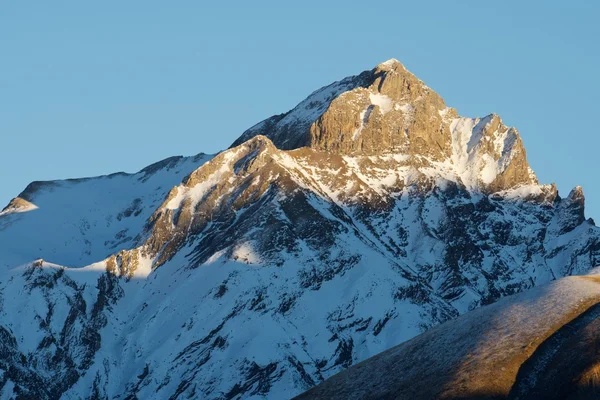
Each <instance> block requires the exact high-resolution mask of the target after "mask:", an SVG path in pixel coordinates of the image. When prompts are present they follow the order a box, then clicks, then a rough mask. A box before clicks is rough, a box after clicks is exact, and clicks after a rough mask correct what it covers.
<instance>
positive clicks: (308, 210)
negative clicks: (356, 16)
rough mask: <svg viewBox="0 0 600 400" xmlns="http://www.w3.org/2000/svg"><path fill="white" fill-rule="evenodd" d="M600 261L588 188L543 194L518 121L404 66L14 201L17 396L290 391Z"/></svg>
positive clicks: (6, 320)
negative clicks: (241, 128)
mask: <svg viewBox="0 0 600 400" xmlns="http://www.w3.org/2000/svg"><path fill="white" fill-rule="evenodd" d="M40 257H41V258H43V260H37V261H36V259H38V258H40ZM599 258H600V230H599V229H598V228H597V227H596V226H595V225H594V224H593V222H592V221H591V220H586V219H585V217H584V197H583V192H582V191H581V188H576V189H574V190H573V191H572V192H571V193H570V194H569V196H567V197H566V198H561V197H560V196H558V193H557V190H556V188H555V187H554V186H553V185H540V184H539V183H538V181H537V179H536V177H535V174H534V173H533V171H532V170H531V169H530V167H529V165H528V163H527V160H526V154H525V150H524V148H523V144H522V141H521V139H520V136H519V134H518V132H517V131H516V130H515V129H514V128H508V127H506V126H505V125H504V124H503V123H502V121H501V119H500V118H499V117H498V116H496V115H490V116H488V117H485V118H476V119H471V118H464V117H460V116H458V115H457V113H456V111H455V110H453V109H450V108H447V107H446V106H445V104H444V103H443V100H442V99H441V98H440V97H439V96H438V95H437V94H435V92H433V91H432V90H431V89H429V88H427V87H426V86H425V85H424V84H423V83H422V82H421V81H419V80H418V79H417V78H416V77H414V76H413V75H412V74H410V73H409V72H408V71H406V69H405V68H404V67H403V66H402V65H401V64H400V63H398V62H397V61H395V60H391V61H389V62H386V63H383V64H380V65H379V66H377V67H376V68H375V69H373V70H371V71H367V72H364V73H362V74H360V75H358V76H357V77H350V78H346V79H344V80H342V81H340V82H338V83H334V84H333V85H331V86H328V87H326V88H323V89H321V90H319V91H317V92H315V93H313V94H312V95H311V96H309V97H308V98H307V99H306V100H305V101H303V102H302V103H300V104H299V106H297V107H296V108H295V109H294V110H292V111H290V112H289V113H286V114H284V115H282V116H276V117H272V118H270V119H268V120H266V121H264V122H262V123H260V124H258V125H256V126H255V127H253V128H251V129H250V130H248V131H247V132H245V133H244V134H243V135H242V136H241V138H240V139H238V141H236V143H234V146H232V147H231V148H230V149H228V150H225V151H223V152H221V153H219V154H218V155H216V156H214V157H213V156H204V155H199V156H197V157H194V158H189V159H174V160H171V161H168V160H167V161H165V162H163V163H161V164H159V165H156V166H154V167H152V168H148V169H145V170H143V171H141V172H140V173H138V174H136V175H117V176H112V177H111V176H109V177H102V178H94V179H89V180H84V181H78V182H54V183H45V184H32V186H30V187H29V188H28V189H27V190H26V191H25V192H24V193H23V194H22V195H20V196H19V197H17V198H16V199H15V200H13V202H11V204H10V205H9V206H8V207H7V208H6V209H5V210H4V211H3V213H2V214H0V265H4V266H5V267H4V268H3V269H2V270H1V271H0V329H1V332H2V335H3V337H4V339H5V340H4V342H3V343H5V344H4V345H3V346H4V347H2V348H0V351H1V352H2V354H3V355H4V357H2V359H1V360H0V369H1V371H0V383H1V384H2V386H3V392H2V393H3V394H4V395H6V396H7V397H10V396H11V395H16V394H21V395H23V396H32V397H36V398H56V397H57V396H59V395H62V396H63V398H67V399H79V398H115V397H116V396H121V398H135V397H138V398H156V399H163V398H198V397H201V398H223V399H233V398H249V397H252V396H257V397H266V398H274V399H275V398H287V397H292V396H294V395H297V394H299V393H301V392H303V391H305V390H306V389H309V388H310V387H312V386H314V385H315V384H317V383H319V382H321V381H323V380H324V379H326V378H328V377H330V376H332V375H334V374H335V373H337V372H339V371H341V370H343V369H344V368H347V367H349V366H350V365H352V364H355V363H357V362H359V361H361V360H364V359H366V358H368V357H370V356H372V355H374V354H377V353H379V352H381V351H384V350H386V349H389V348H391V347H393V346H395V345H398V344H399V343H402V342H404V341H406V340H408V339H410V338H412V337H414V336H416V335H418V334H419V333H421V332H423V331H425V330H427V329H430V328H432V327H433V326H436V325H438V324H440V323H442V322H445V321H447V320H450V319H453V318H455V317H457V316H458V315H460V314H463V313H465V312H467V311H469V310H472V309H475V308H477V307H479V306H481V305H484V304H489V303H493V302H495V301H497V300H498V299H500V298H501V297H503V296H506V295H511V294H513V293H517V292H521V291H523V290H525V289H529V288H532V287H534V286H538V285H539V284H542V283H545V282H548V281H551V280H554V279H556V278H558V277H562V276H566V275H573V274H580V273H583V272H585V271H587V270H589V269H591V268H592V267H593V266H594V265H596V264H597V263H598V259H599ZM57 377H59V378H60V379H57Z"/></svg>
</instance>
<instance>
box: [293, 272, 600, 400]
mask: <svg viewBox="0 0 600 400" xmlns="http://www.w3.org/2000/svg"><path fill="white" fill-rule="evenodd" d="M598 301H600V281H599V280H598V279H597V278H592V277H568V278H563V279H560V280H559V281H555V282H552V283H549V284H547V285H542V286H539V287H536V288H533V289H531V290H528V291H525V292H523V293H520V294H518V295H514V296H508V297H506V298H504V299H502V300H500V301H498V302H497V303H495V304H492V305H489V306H484V307H481V308H479V309H477V310H475V311H472V312H470V313H467V314H465V315H463V316H461V317H458V318H456V319H454V320H452V321H449V322H447V323H445V324H442V325H440V326H437V327H435V328H433V329H430V330H429V331H427V332H426V333H424V334H422V335H420V336H418V337H416V338H415V339H413V340H411V341H408V342H406V343H403V344H401V345H399V346H397V347H394V348H392V349H389V350H387V351H385V352H383V353H381V354H379V355H377V356H375V357H373V358H370V359H368V360H367V361H365V362H364V363H362V364H361V365H360V367H358V366H356V367H352V368H350V369H348V370H346V371H344V372H343V373H341V374H339V375H337V376H335V377H333V378H332V379H329V380H327V381H325V382H324V383H323V384H321V385H320V386H318V387H317V388H315V389H314V390H313V391H311V392H309V393H307V395H306V397H304V398H316V397H318V398H332V399H338V398H344V399H348V398H351V399H359V398H364V397H366V396H367V395H368V396H369V397H373V398H379V397H388V396H386V394H387V395H389V394H390V393H394V396H395V397H399V398H405V397H407V398H408V397H410V393H412V394H414V393H419V395H420V397H419V398H437V397H441V396H440V394H441V393H444V395H445V396H448V397H461V398H462V397H465V398H467V397H472V396H473V395H475V394H480V393H481V388H482V387H486V385H485V383H486V381H487V384H488V385H489V387H493V388H494V393H495V394H496V395H498V396H502V397H504V396H506V395H508V392H509V391H510V389H511V386H512V384H513V382H514V380H515V379H516V376H517V372H518V371H519V368H520V366H521V364H520V362H518V360H521V362H523V361H525V360H526V359H527V358H528V357H529V356H530V355H531V354H532V353H533V352H534V351H535V350H536V348H537V347H538V346H539V345H540V344H541V343H542V342H543V341H544V340H545V339H546V338H548V337H550V336H551V335H552V334H554V333H555V332H556V330H557V329H558V328H560V327H561V326H562V325H563V324H566V323H568V322H570V321H572V320H573V319H574V318H575V317H577V316H578V315H580V314H581V313H582V312H584V311H585V310H586V309H588V308H589V307H590V306H591V305H593V304H596V303H597V302H598ZM390 371H391V373H390ZM425 371H426V372H425ZM424 377H425V378H424ZM482 385H483V386H482ZM348 394H351V395H350V397H348Z"/></svg>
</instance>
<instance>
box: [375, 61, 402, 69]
mask: <svg viewBox="0 0 600 400" xmlns="http://www.w3.org/2000/svg"><path fill="white" fill-rule="evenodd" d="M398 67H400V68H404V65H402V63H401V62H400V61H398V60H396V59H395V58H390V59H389V60H387V61H384V62H382V63H381V64H379V65H377V69H396V68H398ZM404 69H405V68H404Z"/></svg>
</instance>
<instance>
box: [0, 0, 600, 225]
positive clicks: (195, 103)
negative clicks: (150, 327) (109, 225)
mask: <svg viewBox="0 0 600 400" xmlns="http://www.w3.org/2000/svg"><path fill="white" fill-rule="evenodd" d="M599 15H600V5H598V2H596V1H573V2H562V1H561V2H558V1H527V2H524V1H502V2H489V1H470V0H463V1H460V2H457V1H456V2H446V1H444V2H442V1H422V2H417V1H411V2H401V1H378V2H376V3H373V2H371V3H369V2H364V1H362V2H353V1H323V0H321V1H312V0H307V1H302V2H281V1H255V2H241V1H229V2H201V1H183V0H182V1H177V2H170V3H169V4H167V3H165V2H158V1H134V0H131V1H126V2H123V1H103V2H80V1H68V2H67V1H60V0H56V1H52V2H35V3H34V2H27V1H12V2H9V1H5V2H0V204H1V205H0V208H1V207H2V206H3V205H4V204H6V203H7V202H8V201H9V200H10V198H12V197H14V196H16V195H17V194H18V193H19V192H20V191H21V190H22V189H23V188H24V187H25V186H26V185H27V183H29V182H30V181H33V180H47V179H59V178H69V177H79V176H92V175H99V174H106V173H111V172H115V171H128V172H134V171H136V170H139V169H141V168H142V167H144V166H146V165H148V164H150V163H152V162H155V161H157V160H160V159H162V158H165V157H168V156H171V155H177V154H183V155H191V154H195V153H199V152H206V153H210V152H216V151H218V150H220V149H223V148H225V147H227V146H229V144H230V143H231V142H232V141H233V140H234V139H235V138H236V137H237V136H238V135H239V134H241V133H242V131H244V130H245V129H246V128H248V127H249V126H251V125H253V124H255V123H256V122H258V121H260V120H262V119H264V118H266V117H268V116H270V115H273V114H278V113H281V112H284V111H287V110H288V109H290V108H291V107H293V106H294V105H295V104H296V103H298V102H299V101H301V100H302V99H303V98H304V97H306V96H307V95H308V94H309V93H310V92H312V91H313V90H315V89H317V88H319V87H321V86H323V85H326V84H328V83H330V82H332V81H334V80H339V79H341V78H343V77H345V76H348V75H353V74H356V73H359V72H360V71H362V70H366V69H370V68H372V67H374V66H375V65H376V64H378V63H379V62H381V61H384V60H386V59H389V58H392V57H394V58H397V59H399V60H400V61H401V62H402V63H404V64H405V65H406V66H407V68H408V69H409V70H411V71H412V72H414V73H415V74H416V75H417V76H418V77H419V78H421V79H422V80H424V81H425V82H426V83H427V85H428V86H430V87H431V88H433V89H434V90H436V91H437V92H438V93H439V94H440V95H441V96H442V97H443V98H444V99H445V100H446V103H447V104H448V105H450V106H453V107H456V108H457V109H458V111H459V113H460V114H461V115H464V116H484V115H487V114H489V113H491V112H496V113H498V114H500V115H501V116H502V118H503V119H504V122H505V123H507V124H508V125H511V126H516V127H517V128H518V129H519V131H520V132H521V135H522V137H523V140H524V142H525V146H526V148H527V151H528V158H529V161H530V163H531V165H532V167H533V169H534V170H535V171H536V173H537V175H538V177H539V178H540V180H541V181H542V182H544V183H551V182H556V183H557V185H558V187H559V190H560V193H561V195H566V194H567V193H568V191H569V190H570V189H571V188H572V187H574V186H575V185H582V186H583V189H584V193H585V194H586V198H587V216H591V217H596V219H599V220H600V182H599V181H598V179H597V178H596V163H595V162H594V161H595V156H596V154H597V153H598V149H599V148H600V139H599V133H600V129H599V128H598V122H597V118H598V114H599V111H600V78H599V77H598V71H600V52H599V44H598V38H600V24H598V23H597V19H598V17H599Z"/></svg>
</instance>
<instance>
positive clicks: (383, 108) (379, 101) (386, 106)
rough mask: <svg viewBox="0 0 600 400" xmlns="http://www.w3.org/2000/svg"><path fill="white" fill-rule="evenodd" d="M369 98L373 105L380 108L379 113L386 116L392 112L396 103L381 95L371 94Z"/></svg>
mask: <svg viewBox="0 0 600 400" xmlns="http://www.w3.org/2000/svg"><path fill="white" fill-rule="evenodd" d="M369 98H370V99H371V104H372V105H375V106H378V107H379V112H380V113H381V114H385V113H387V112H389V111H391V110H392V108H393V103H394V101H393V100H392V99H391V98H390V97H388V96H386V95H384V94H380V93H370V94H369ZM361 119H362V118H361Z"/></svg>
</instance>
